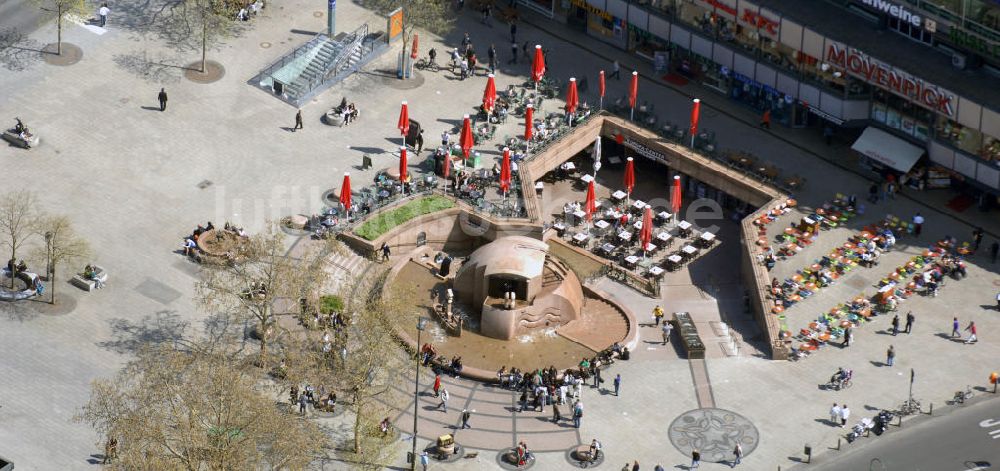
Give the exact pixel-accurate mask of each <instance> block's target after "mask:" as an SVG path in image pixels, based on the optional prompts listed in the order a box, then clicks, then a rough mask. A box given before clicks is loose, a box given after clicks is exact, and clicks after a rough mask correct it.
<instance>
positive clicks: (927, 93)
mask: <svg viewBox="0 0 1000 471" xmlns="http://www.w3.org/2000/svg"><path fill="white" fill-rule="evenodd" d="M826 60H827V62H829V63H831V64H834V65H836V66H838V67H840V68H842V69H844V70H846V71H847V72H848V73H849V74H851V75H853V76H854V77H857V78H859V79H862V80H864V81H865V82H868V83H870V84H872V85H875V86H878V87H881V88H884V89H886V90H889V91H890V92H893V93H895V94H897V95H900V96H904V97H906V98H909V99H910V100H913V101H915V102H917V103H920V104H922V105H923V106H926V107H927V108H930V109H932V110H934V111H937V112H938V113H942V114H945V115H947V116H949V117H954V116H955V108H954V106H953V105H952V100H954V99H955V97H954V95H952V94H950V93H948V92H945V91H943V90H941V89H939V88H937V87H936V86H934V85H932V84H929V83H925V82H924V81H923V80H920V79H918V78H916V77H914V76H912V75H910V74H907V73H905V72H903V71H901V70H898V69H895V68H892V67H890V66H888V65H886V64H882V63H881V62H878V61H876V60H875V59H872V58H871V57H869V56H867V55H865V54H864V53H862V52H861V51H858V50H857V49H853V48H848V49H842V48H840V47H838V46H837V45H835V44H831V45H830V46H829V47H828V48H827V51H826Z"/></svg>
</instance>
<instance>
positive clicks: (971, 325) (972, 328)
mask: <svg viewBox="0 0 1000 471" xmlns="http://www.w3.org/2000/svg"><path fill="white" fill-rule="evenodd" d="M965 330H967V331H969V338H967V339H965V343H966V344H970V343H973V342H977V341H979V339H978V338H976V321H969V326H968V327H966V328H965Z"/></svg>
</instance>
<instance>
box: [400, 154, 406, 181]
mask: <svg viewBox="0 0 1000 471" xmlns="http://www.w3.org/2000/svg"><path fill="white" fill-rule="evenodd" d="M399 182H400V183H406V146H402V147H400V148H399Z"/></svg>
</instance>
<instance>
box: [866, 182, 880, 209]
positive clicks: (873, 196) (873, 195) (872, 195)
mask: <svg viewBox="0 0 1000 471" xmlns="http://www.w3.org/2000/svg"><path fill="white" fill-rule="evenodd" d="M868 201H870V202H871V203H872V204H875V203H878V183H872V186H870V187H868Z"/></svg>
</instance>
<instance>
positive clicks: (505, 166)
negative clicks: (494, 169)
mask: <svg viewBox="0 0 1000 471" xmlns="http://www.w3.org/2000/svg"><path fill="white" fill-rule="evenodd" d="M500 190H501V191H503V195H504V196H507V192H508V191H510V149H509V148H507V147H504V148H503V162H501V164H500Z"/></svg>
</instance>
